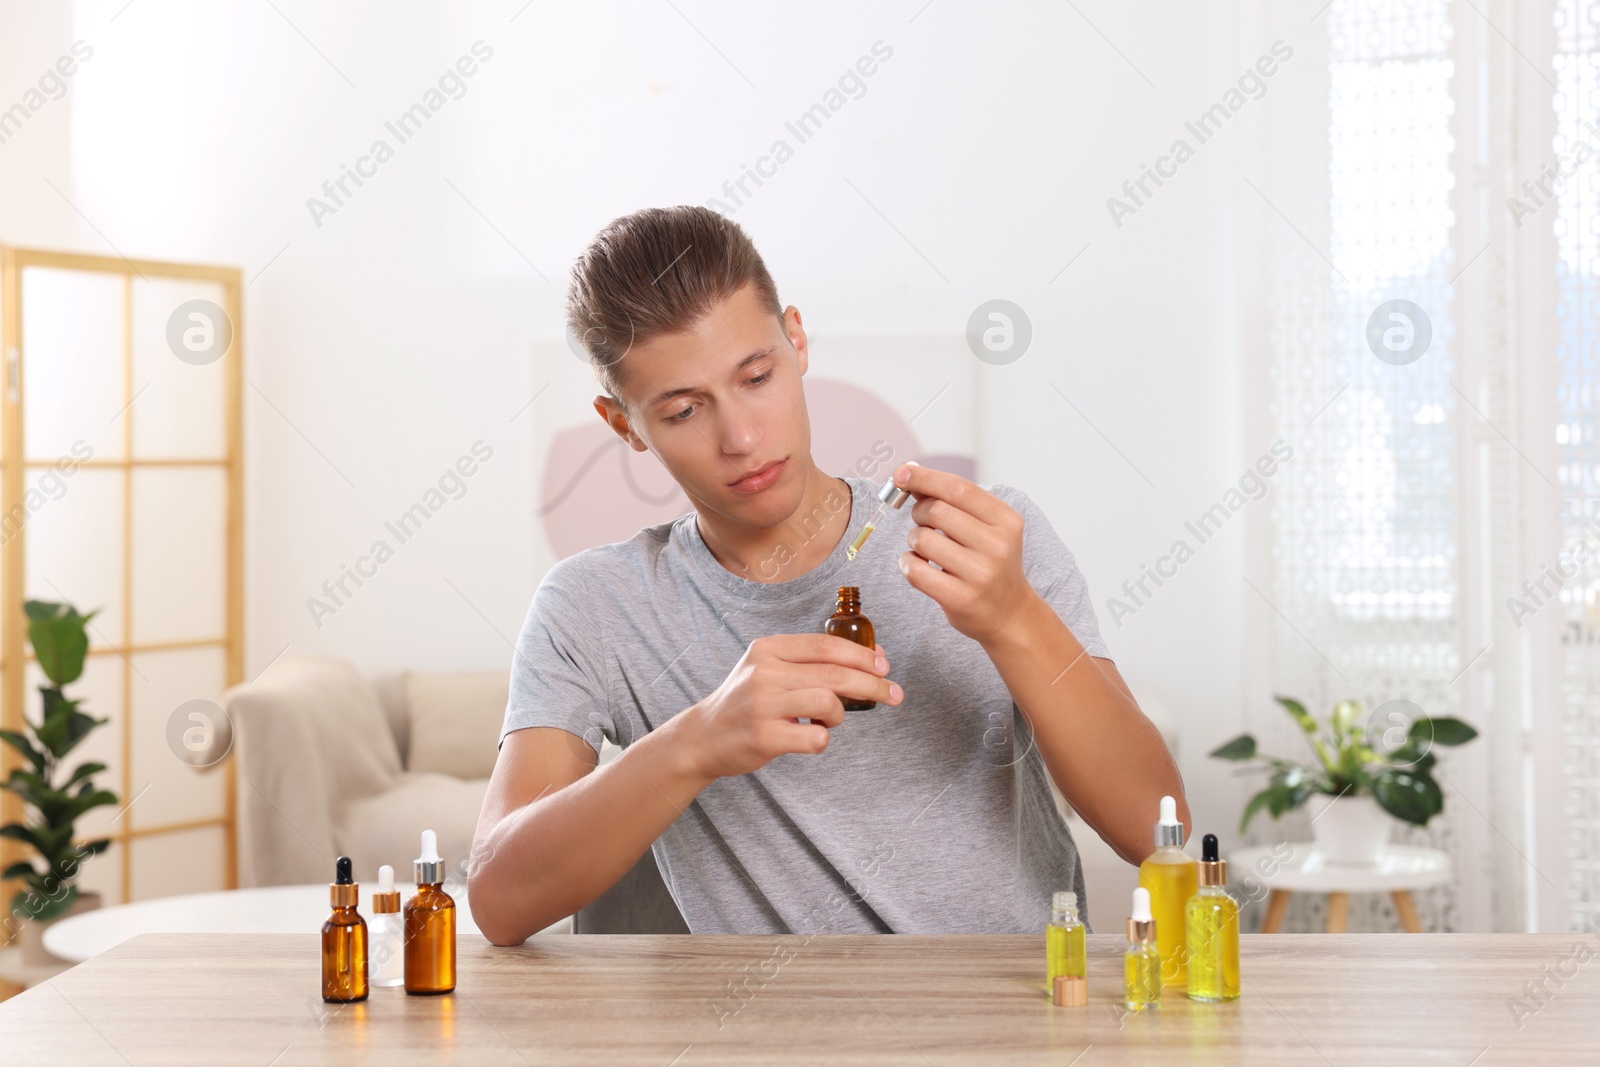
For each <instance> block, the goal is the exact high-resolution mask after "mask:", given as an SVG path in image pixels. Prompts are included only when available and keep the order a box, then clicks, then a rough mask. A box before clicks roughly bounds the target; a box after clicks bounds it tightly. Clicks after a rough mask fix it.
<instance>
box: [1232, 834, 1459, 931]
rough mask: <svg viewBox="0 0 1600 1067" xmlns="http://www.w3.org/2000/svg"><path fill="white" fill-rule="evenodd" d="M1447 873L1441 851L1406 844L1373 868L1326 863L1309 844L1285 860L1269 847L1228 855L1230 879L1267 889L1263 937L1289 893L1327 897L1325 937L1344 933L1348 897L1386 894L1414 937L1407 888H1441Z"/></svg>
mask: <svg viewBox="0 0 1600 1067" xmlns="http://www.w3.org/2000/svg"><path fill="white" fill-rule="evenodd" d="M1453 873H1454V872H1453V869H1452V865H1451V863H1450V857H1449V855H1448V854H1447V853H1444V852H1440V851H1439V850H1438V849H1436V848H1415V847H1412V846H1409V845H1390V846H1389V847H1388V849H1386V850H1385V852H1384V854H1383V858H1382V859H1381V860H1379V861H1378V862H1377V863H1374V864H1353V863H1330V862H1329V861H1328V860H1327V859H1326V858H1325V857H1324V856H1323V855H1322V853H1320V852H1318V851H1317V849H1316V846H1315V845H1313V844H1311V843H1310V842H1295V843H1294V846H1293V852H1292V853H1291V855H1290V856H1289V858H1288V859H1287V860H1280V859H1278V857H1277V855H1276V853H1275V852H1274V850H1273V849H1269V848H1246V849H1240V850H1239V851H1238V852H1234V853H1232V854H1231V855H1229V856H1228V878H1229V880H1230V881H1233V882H1239V881H1241V880H1242V879H1244V878H1245V877H1246V876H1247V875H1249V876H1252V877H1254V878H1256V879H1258V880H1259V881H1260V882H1261V884H1262V885H1265V886H1267V887H1268V888H1269V889H1271V890H1272V892H1271V893H1270V894H1269V895H1268V897H1267V914H1266V916H1265V917H1264V918H1263V919H1262V922H1261V932H1262V933H1264V934H1272V933H1277V931H1278V927H1279V926H1280V925H1281V924H1282V923H1283V915H1284V912H1286V911H1287V910H1288V909H1289V894H1291V893H1326V894H1328V932H1329V933H1330V934H1342V933H1344V932H1345V928H1346V926H1347V924H1348V917H1349V914H1350V894H1351V893H1388V894H1389V896H1390V898H1391V899H1393V901H1394V910H1395V913H1396V914H1397V915H1398V916H1399V917H1400V925H1401V927H1402V928H1403V929H1404V930H1406V932H1408V933H1413V934H1415V933H1420V932H1421V931H1422V923H1421V921H1420V920H1419V919H1418V918H1417V909H1416V905H1415V904H1413V903H1412V900H1411V890H1413V889H1426V888H1427V887H1429V886H1435V885H1441V884H1443V883H1444V882H1448V881H1449V880H1450V879H1451V877H1453Z"/></svg>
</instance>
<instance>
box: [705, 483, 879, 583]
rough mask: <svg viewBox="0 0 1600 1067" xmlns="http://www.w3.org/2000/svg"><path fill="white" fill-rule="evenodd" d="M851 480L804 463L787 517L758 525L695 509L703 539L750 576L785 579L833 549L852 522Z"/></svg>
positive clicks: (725, 564)
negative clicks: (801, 490)
mask: <svg viewBox="0 0 1600 1067" xmlns="http://www.w3.org/2000/svg"><path fill="white" fill-rule="evenodd" d="M852 504H853V498H852V495H851V490H850V483H849V482H847V481H845V480H844V479H843V478H835V477H833V476H832V475H828V474H823V473H822V472H821V471H819V470H818V469H817V468H816V466H815V465H814V464H809V465H808V473H807V476H806V491H805V496H804V497H802V498H801V501H800V506H799V507H798V508H797V509H796V510H795V513H794V514H793V515H792V516H790V517H789V518H788V519H786V520H784V521H783V522H781V523H779V524H778V525H776V526H772V527H766V528H756V527H751V526H744V525H741V524H738V523H734V522H731V521H730V520H729V519H727V518H726V517H724V516H722V515H718V514H717V513H715V512H713V511H711V510H710V509H708V508H696V509H695V522H696V524H697V526H698V529H699V530H700V537H701V540H703V541H705V543H706V547H707V548H709V549H710V550H711V554H712V556H714V557H716V560H717V562H718V563H720V564H722V566H723V567H725V568H726V569H728V570H729V571H731V572H732V573H734V574H737V575H739V576H740V577H741V578H748V579H749V580H750V581H753V582H769V583H770V582H786V581H788V580H790V579H791V578H798V577H799V576H800V575H802V574H807V573H809V572H810V571H811V570H812V569H814V568H815V567H816V566H817V565H818V564H820V563H821V562H822V561H823V560H825V559H827V558H828V556H829V555H831V554H832V552H833V550H834V549H835V548H837V547H838V545H839V542H840V541H841V540H842V539H843V538H844V535H845V532H846V531H847V530H848V529H849V528H850V511H851V506H852Z"/></svg>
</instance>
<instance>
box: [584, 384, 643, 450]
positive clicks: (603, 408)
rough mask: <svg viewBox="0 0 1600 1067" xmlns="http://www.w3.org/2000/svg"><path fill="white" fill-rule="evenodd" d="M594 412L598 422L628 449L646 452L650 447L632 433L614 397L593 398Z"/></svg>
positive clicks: (631, 427)
mask: <svg viewBox="0 0 1600 1067" xmlns="http://www.w3.org/2000/svg"><path fill="white" fill-rule="evenodd" d="M594 410H595V412H596V413H597V414H598V415H599V416H600V420H601V421H602V422H604V423H605V424H606V425H607V426H609V427H611V429H612V430H614V431H615V432H616V435H617V436H618V437H620V438H622V439H623V440H624V441H626V442H627V443H628V447H629V448H631V449H633V450H634V451H635V452H648V451H649V450H650V446H649V445H647V444H645V443H644V442H643V441H641V440H640V439H639V435H638V434H636V433H634V432H633V426H632V424H630V423H629V422H628V413H627V411H625V410H623V407H622V405H621V404H619V403H617V399H616V397H613V396H609V395H607V394H605V393H601V394H600V395H599V396H596V397H595V398H594Z"/></svg>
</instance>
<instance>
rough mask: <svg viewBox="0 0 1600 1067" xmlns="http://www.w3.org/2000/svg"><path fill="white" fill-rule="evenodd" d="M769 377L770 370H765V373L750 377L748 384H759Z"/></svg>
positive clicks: (770, 374)
mask: <svg viewBox="0 0 1600 1067" xmlns="http://www.w3.org/2000/svg"><path fill="white" fill-rule="evenodd" d="M771 377H772V372H771V371H767V372H766V373H765V374H762V375H758V376H757V377H754V378H751V379H750V384H751V385H760V384H761V383H762V382H764V381H766V380H767V379H768V378H771Z"/></svg>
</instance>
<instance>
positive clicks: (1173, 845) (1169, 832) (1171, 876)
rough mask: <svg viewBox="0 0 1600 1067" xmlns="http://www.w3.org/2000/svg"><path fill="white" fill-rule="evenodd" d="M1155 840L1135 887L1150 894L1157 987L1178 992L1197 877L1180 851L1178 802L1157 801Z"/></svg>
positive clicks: (1184, 974)
mask: <svg viewBox="0 0 1600 1067" xmlns="http://www.w3.org/2000/svg"><path fill="white" fill-rule="evenodd" d="M1155 837H1156V850H1155V851H1154V852H1152V853H1151V854H1150V857H1149V858H1148V859H1146V860H1145V861H1144V862H1143V863H1141V864H1140V865H1139V885H1140V887H1141V888H1143V889H1147V890H1149V891H1150V914H1151V915H1152V916H1153V917H1154V918H1155V924H1156V947H1157V948H1158V949H1160V951H1161V984H1162V985H1164V986H1176V987H1179V988H1182V987H1184V986H1185V985H1187V983H1188V967H1187V965H1186V961H1185V957H1186V956H1187V954H1188V950H1187V946H1186V944H1185V936H1184V929H1185V919H1186V915H1185V912H1186V909H1187V908H1188V906H1189V898H1190V897H1192V896H1194V894H1195V890H1196V889H1198V888H1199V874H1198V871H1197V869H1196V866H1195V862H1194V858H1193V857H1191V856H1190V855H1189V854H1188V853H1186V852H1184V851H1183V823H1181V822H1179V821H1178V802H1177V801H1176V800H1174V799H1172V798H1171V797H1162V798H1161V811H1160V819H1159V821H1158V822H1157V823H1156V833H1155Z"/></svg>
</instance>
